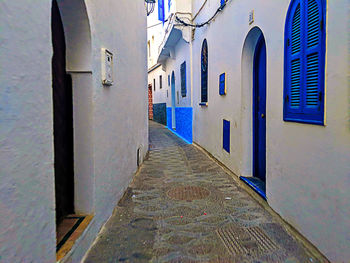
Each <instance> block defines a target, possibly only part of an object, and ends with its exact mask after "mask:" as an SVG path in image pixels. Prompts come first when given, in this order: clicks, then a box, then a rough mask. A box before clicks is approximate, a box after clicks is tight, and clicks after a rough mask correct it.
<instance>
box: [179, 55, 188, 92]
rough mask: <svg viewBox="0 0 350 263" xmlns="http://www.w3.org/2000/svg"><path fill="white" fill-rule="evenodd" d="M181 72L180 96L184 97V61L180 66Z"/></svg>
mask: <svg viewBox="0 0 350 263" xmlns="http://www.w3.org/2000/svg"><path fill="white" fill-rule="evenodd" d="M180 72H181V96H182V97H186V93H187V90H186V61H185V62H184V63H182V64H181V66H180Z"/></svg>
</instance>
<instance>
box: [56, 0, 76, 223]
mask: <svg viewBox="0 0 350 263" xmlns="http://www.w3.org/2000/svg"><path fill="white" fill-rule="evenodd" d="M51 18H52V23H51V25H52V47H53V57H52V96H53V126H54V127H53V130H54V166H55V193H56V195H55V196H56V222H57V224H59V223H60V222H61V221H62V219H63V218H64V217H65V216H66V215H68V214H72V213H74V151H73V148H74V146H73V95H72V78H71V76H70V75H69V74H67V72H66V40H65V35H64V28H63V24H62V18H61V14H60V11H59V8H58V4H57V2H56V1H55V0H54V1H53V2H52V16H51Z"/></svg>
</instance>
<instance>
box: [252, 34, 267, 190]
mask: <svg viewBox="0 0 350 263" xmlns="http://www.w3.org/2000/svg"><path fill="white" fill-rule="evenodd" d="M253 67H254V69H253V176H254V177H257V178H259V179H260V180H261V181H263V182H264V183H265V182H266V45H265V38H264V36H263V35H261V36H260V38H259V40H258V43H257V45H256V48H255V54H254V66H253ZM263 190H264V191H265V189H263Z"/></svg>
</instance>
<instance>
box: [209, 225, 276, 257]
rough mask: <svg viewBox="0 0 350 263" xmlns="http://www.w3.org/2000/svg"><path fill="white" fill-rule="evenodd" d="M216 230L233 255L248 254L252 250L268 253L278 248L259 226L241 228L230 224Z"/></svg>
mask: <svg viewBox="0 0 350 263" xmlns="http://www.w3.org/2000/svg"><path fill="white" fill-rule="evenodd" d="M216 232H217V234H218V236H219V237H220V239H221V241H222V242H223V243H224V245H225V247H226V248H227V250H228V251H229V252H230V254H231V255H238V254H247V253H248V252H249V251H252V250H258V251H260V252H264V253H268V252H272V251H274V250H277V249H278V246H277V245H276V244H275V243H274V242H273V241H272V240H271V239H270V238H269V237H268V236H267V235H266V234H265V233H264V231H263V230H262V229H261V228H259V227H248V228H240V227H236V226H233V225H229V226H225V227H222V228H219V229H217V230H216Z"/></svg>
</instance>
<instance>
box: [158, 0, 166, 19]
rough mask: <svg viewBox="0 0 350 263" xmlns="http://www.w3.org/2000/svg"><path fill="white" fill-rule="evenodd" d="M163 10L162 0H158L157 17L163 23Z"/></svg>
mask: <svg viewBox="0 0 350 263" xmlns="http://www.w3.org/2000/svg"><path fill="white" fill-rule="evenodd" d="M164 17H165V10H164V0H158V19H159V20H160V21H162V22H163V23H164Z"/></svg>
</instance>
